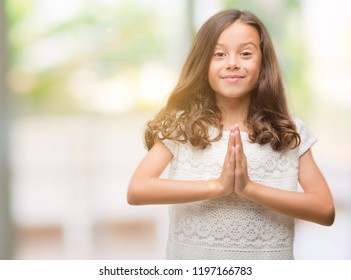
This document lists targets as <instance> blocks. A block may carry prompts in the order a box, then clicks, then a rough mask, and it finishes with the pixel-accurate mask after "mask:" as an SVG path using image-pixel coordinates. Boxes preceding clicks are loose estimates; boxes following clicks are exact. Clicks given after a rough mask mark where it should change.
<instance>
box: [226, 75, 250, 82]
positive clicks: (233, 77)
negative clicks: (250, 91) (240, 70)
mask: <svg viewBox="0 0 351 280" xmlns="http://www.w3.org/2000/svg"><path fill="white" fill-rule="evenodd" d="M244 78H245V77H244V76H241V75H228V76H223V77H222V79H223V80H226V81H233V82H234V81H240V80H242V79H244Z"/></svg>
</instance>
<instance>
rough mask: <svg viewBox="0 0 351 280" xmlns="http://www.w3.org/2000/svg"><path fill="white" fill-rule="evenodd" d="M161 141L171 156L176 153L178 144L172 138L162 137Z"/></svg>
mask: <svg viewBox="0 0 351 280" xmlns="http://www.w3.org/2000/svg"><path fill="white" fill-rule="evenodd" d="M162 143H163V144H164V145H165V146H166V148H167V149H168V150H169V151H170V152H171V153H172V155H173V156H175V155H176V154H177V150H178V146H179V144H178V143H176V142H175V141H173V140H169V139H164V140H162Z"/></svg>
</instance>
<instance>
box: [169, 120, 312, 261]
mask: <svg viewBox="0 0 351 280" xmlns="http://www.w3.org/2000/svg"><path fill="white" fill-rule="evenodd" d="M295 122H296V125H297V128H298V132H299V134H300V137H301V144H300V145H299V147H298V148H296V149H293V150H288V151H286V152H284V153H281V152H276V151H274V150H273V149H272V148H271V147H270V145H269V144H266V145H259V144H255V143H250V141H249V139H248V134H247V133H245V132H241V137H242V139H243V146H244V152H245V154H246V157H247V162H248V173H249V176H250V178H251V180H252V181H255V182H258V183H262V184H265V185H267V186H271V187H275V188H279V189H284V190H289V191H297V185H298V164H299V157H300V156H301V155H302V154H304V153H305V152H306V151H307V150H308V149H309V148H310V147H311V146H312V145H313V144H314V143H315V142H316V138H315V136H314V135H313V133H312V132H311V131H310V130H309V129H308V128H307V127H306V126H305V124H304V123H303V122H302V121H301V120H299V119H297V118H296V119H295ZM228 137H229V132H228V131H224V132H223V137H222V139H221V140H219V141H218V142H214V143H212V145H211V146H210V147H208V148H206V149H204V150H199V149H196V148H194V147H193V146H191V145H190V144H178V143H176V142H174V141H170V140H164V144H165V145H166V147H167V148H168V149H169V150H170V151H171V152H172V154H173V159H172V162H171V166H170V174H169V177H170V178H171V179H178V180H204V179H214V178H218V177H219V174H220V172H221V168H222V166H223V161H224V157H225V154H226V149H227V143H228ZM169 216H170V225H169V235H168V244H167V259H293V258H294V256H293V242H294V219H293V218H291V217H288V216H284V215H281V214H279V213H277V212H274V211H272V210H270V209H267V208H264V207H262V206H260V205H257V204H255V203H253V202H251V201H249V200H247V199H244V198H242V197H240V196H238V195H236V194H232V195H229V196H226V197H222V198H218V199H210V200H204V201H199V202H191V203H182V204H175V205H170V206H169Z"/></svg>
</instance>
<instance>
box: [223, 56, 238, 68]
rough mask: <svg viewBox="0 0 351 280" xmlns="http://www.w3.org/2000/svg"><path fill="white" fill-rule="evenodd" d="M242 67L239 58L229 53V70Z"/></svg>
mask: <svg viewBox="0 0 351 280" xmlns="http://www.w3.org/2000/svg"><path fill="white" fill-rule="evenodd" d="M239 68H240V63H239V61H238V58H237V57H235V55H228V59H227V66H226V69H227V70H235V69H239Z"/></svg>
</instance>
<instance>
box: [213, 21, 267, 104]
mask: <svg viewBox="0 0 351 280" xmlns="http://www.w3.org/2000/svg"><path fill="white" fill-rule="evenodd" d="M261 57H262V55H261V50H260V38H259V34H258V32H257V30H256V29H255V28H254V27H252V26H250V25H248V24H245V23H242V22H240V21H236V22H234V23H233V24H231V25H230V26H229V27H227V28H226V29H225V30H224V31H223V32H222V33H221V35H220V36H219V38H218V42H217V44H216V47H215V49H214V51H213V56H212V59H211V62H210V66H209V71H208V80H209V83H210V85H211V87H212V89H213V90H214V92H215V93H216V99H217V104H218V103H219V104H218V105H221V104H220V103H223V102H227V101H229V100H234V99H235V100H239V99H240V100H242V99H247V100H248V99H249V97H250V93H251V92H252V90H253V89H254V87H255V86H256V83H257V80H258V77H259V70H260V66H261Z"/></svg>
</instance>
